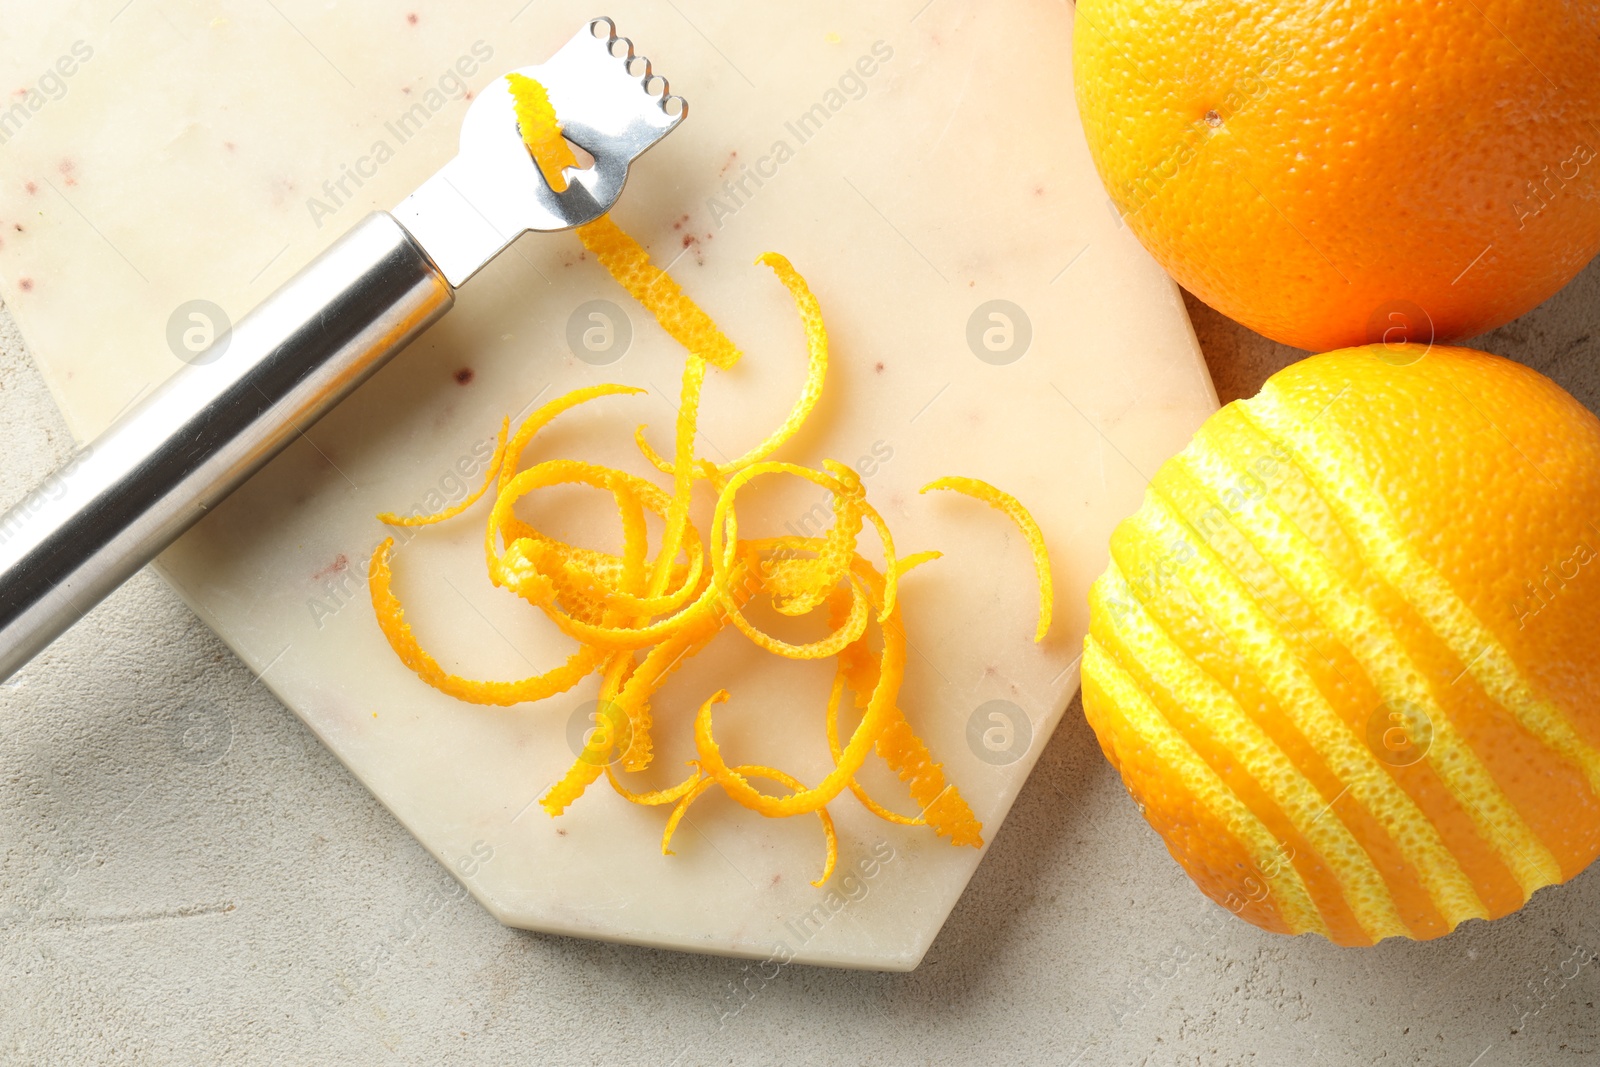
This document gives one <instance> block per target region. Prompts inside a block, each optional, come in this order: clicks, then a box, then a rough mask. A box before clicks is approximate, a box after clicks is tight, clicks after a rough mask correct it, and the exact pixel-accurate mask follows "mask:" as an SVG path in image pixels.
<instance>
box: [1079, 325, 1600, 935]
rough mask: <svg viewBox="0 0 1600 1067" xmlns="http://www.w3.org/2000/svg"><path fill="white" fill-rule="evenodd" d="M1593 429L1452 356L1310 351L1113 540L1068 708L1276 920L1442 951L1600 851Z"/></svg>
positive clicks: (1464, 352) (1160, 815) (1563, 403)
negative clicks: (1443, 943) (1446, 939)
mask: <svg viewBox="0 0 1600 1067" xmlns="http://www.w3.org/2000/svg"><path fill="white" fill-rule="evenodd" d="M1597 518H1600V420H1596V418H1595V417H1594V416H1593V415H1591V414H1590V413H1589V412H1588V411H1586V410H1585V409H1584V408H1583V407H1581V406H1580V405H1579V404H1578V403H1577V401H1575V400H1573V399H1572V397H1570V396H1568V395H1567V394H1566V393H1565V392H1563V391H1562V390H1561V389H1560V388H1559V387H1558V386H1556V385H1555V384H1554V383H1552V382H1551V381H1549V380H1548V379H1547V378H1545V377H1543V376H1542V375H1540V374H1538V373H1536V372H1534V371H1532V370H1529V369H1528V368H1527V367H1524V366H1522V365H1520V364H1517V363H1512V362H1510V361H1508V360H1504V359H1500V358H1498V357H1495V356H1490V355H1486V354H1484V353H1482V352H1474V351H1471V350H1468V349H1461V348H1443V347H1436V348H1432V349H1428V348H1426V347H1424V346H1412V345H1396V346H1389V347H1385V346H1373V347H1370V348H1360V349H1347V350H1344V351H1339V352H1333V353H1330V354H1327V355H1322V356H1314V357H1312V358H1310V359H1307V360H1304V361H1302V362H1300V363H1297V364H1295V365H1293V366H1291V367H1289V368H1287V369H1286V370H1283V371H1280V372H1279V373H1277V374H1276V375H1274V376H1273V377H1272V378H1271V379H1269V380H1268V381H1267V383H1266V385H1265V386H1264V387H1263V388H1262V390H1261V392H1260V393H1259V394H1258V395H1256V396H1255V397H1253V398H1251V399H1249V400H1244V401H1238V402H1235V403H1232V404H1229V405H1228V406H1227V407H1225V408H1223V409H1222V410H1221V411H1220V412H1218V413H1217V414H1216V415H1214V416H1212V417H1211V418H1210V419H1209V420H1207V421H1206V423H1205V424H1204V426H1202V427H1201V429H1200V430H1199V432H1198V433H1196V435H1195V437H1194V439H1193V440H1192V441H1191V442H1190V443H1189V445H1188V446H1187V447H1186V448H1185V449H1184V450H1183V452H1181V453H1180V454H1179V455H1177V456H1176V457H1174V458H1173V459H1172V460H1170V461H1168V462H1167V463H1166V464H1165V465H1164V466H1163V467H1162V468H1161V469H1160V471H1159V472H1158V473H1157V475H1156V477H1155V479H1154V480H1153V481H1152V483H1151V485H1150V488H1149V490H1148V491H1147V493H1146V495H1145V499H1144V503H1143V505H1142V506H1141V507H1140V509H1139V510H1138V511H1137V512H1136V513H1135V514H1134V515H1133V516H1131V517H1130V518H1128V519H1127V520H1125V521H1124V522H1123V523H1122V524H1121V525H1120V526H1118V527H1117V530H1116V532H1115V533H1114V534H1113V536H1112V540H1111V563H1110V565H1109V567H1108V568H1107V570H1106V572H1105V574H1104V575H1102V576H1101V577H1100V578H1099V579H1097V580H1096V582H1095V583H1094V586H1093V588H1092V590H1091V593H1090V631H1089V636H1088V638H1087V640H1086V642H1085V649H1084V659H1083V706H1084V711H1085V713H1086V714H1087V716H1088V719H1089V722H1090V724H1091V725H1092V726H1093V728H1094V731H1095V733H1096V735H1097V736H1098V737H1099V739H1100V744H1101V747H1102V748H1103V749H1104V751H1105V753H1106V755H1107V757H1109V758H1110V760H1111V762H1112V763H1113V764H1114V765H1115V766H1116V767H1117V768H1118V769H1119V770H1120V771H1121V773H1122V777H1123V780H1124V782H1125V784H1126V785H1127V787H1128V790H1129V792H1130V793H1132V794H1133V796H1134V798H1135V799H1136V800H1137V801H1138V803H1139V805H1140V808H1141V810H1142V811H1143V813H1144V815H1145V818H1146V819H1148V820H1149V821H1150V823H1151V824H1152V825H1153V826H1154V827H1155V828H1156V830H1158V831H1159V832H1160V833H1161V835H1162V836H1163V837H1164V838H1165V839H1166V843H1167V847H1168V849H1169V850H1170V851H1171V853H1172V855H1173V857H1174V858H1175V859H1177V861H1178V862H1179V863H1180V864H1181V865H1182V866H1183V868H1184V869H1185V870H1186V871H1188V873H1189V874H1190V876H1191V877H1193V878H1194V880H1195V881H1196V882H1197V883H1198V884H1199V886H1200V888H1201V889H1202V890H1203V891H1204V892H1205V893H1206V895H1208V896H1209V897H1211V898H1212V899H1213V900H1215V901H1217V902H1219V903H1221V904H1223V905H1224V906H1226V907H1228V908H1230V909H1232V910H1233V911H1235V912H1236V913H1238V914H1239V915H1241V916H1243V917H1244V918H1245V919H1247V920H1249V921H1250V922H1252V923H1255V924H1256V925H1258V926H1261V927H1264V928H1266V929H1268V930H1275V931H1280V932H1285V933H1302V932H1307V931H1311V932H1316V933H1319V934H1322V935H1324V936H1326V937H1328V938H1329V939H1331V940H1333V941H1335V942H1337V943H1339V944H1345V945H1360V944H1371V943H1373V942H1375V941H1378V940H1381V939H1382V938H1384V937H1389V936H1403V937H1413V938H1430V937H1437V936H1439V935H1441V934H1444V933H1447V932H1449V931H1450V930H1452V929H1454V928H1455V926H1456V925H1457V924H1458V923H1460V922H1461V921H1463V920H1465V919H1469V918H1484V919H1492V918H1495V917H1498V916H1501V915H1504V914H1506V913H1507V912H1510V911H1513V910H1515V909H1516V908H1519V907H1521V906H1522V904H1523V903H1524V902H1525V901H1526V900H1527V899H1528V896H1529V895H1530V894H1531V893H1533V892H1534V891H1535V890H1537V889H1539V888H1540V887H1541V886H1545V885H1550V884H1553V883H1556V882H1561V881H1565V880H1566V879H1568V878H1571V877H1572V876H1573V875H1575V874H1577V873H1578V872H1579V871H1581V870H1582V869H1583V868H1584V867H1585V866H1587V865H1588V864H1589V863H1590V861H1592V860H1593V859H1594V858H1595V856H1596V854H1597V852H1600V654H1597V653H1600V528H1597V527H1596V525H1595V522H1596V519H1597Z"/></svg>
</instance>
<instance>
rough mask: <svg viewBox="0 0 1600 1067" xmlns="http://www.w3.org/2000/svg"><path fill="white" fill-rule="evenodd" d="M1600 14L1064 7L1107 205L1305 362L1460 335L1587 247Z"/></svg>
mask: <svg viewBox="0 0 1600 1067" xmlns="http://www.w3.org/2000/svg"><path fill="white" fill-rule="evenodd" d="M1597 38H1600V5H1596V4H1590V3H1555V2H1549V0H1545V2H1532V3H1530V2H1526V0H1518V2H1511V0H1450V2H1443V0H1255V2H1252V3H1243V2H1240V0H1191V2H1188V3H1182V4H1179V3H1171V2H1166V3H1149V2H1148V0H1079V3H1078V5H1077V19H1076V22H1075V24H1074V29H1073V63H1074V69H1075V76H1076V84H1077V97H1078V107H1079V111H1080V112H1081V114H1082V117H1083V126H1084V132H1085V133H1086V134H1087V136H1088V141H1089V149H1090V152H1091V153H1092V154H1093V156H1094V160H1095V164H1096V165H1097V166H1098V167H1099V170H1100V175H1101V177H1102V179H1103V180H1104V182H1105V185H1106V188H1107V189H1108V191H1109V192H1110V194H1111V199H1112V201H1113V204H1114V205H1115V207H1116V209H1117V210H1118V211H1119V212H1120V213H1121V214H1122V216H1123V218H1124V219H1125V220H1126V222H1127V224H1128V225H1129V226H1131V227H1132V228H1133V231H1134V233H1135V234H1137V235H1138V237H1139V239H1140V240H1141V241H1143V242H1144V245H1145V247H1146V248H1148V249H1149V250H1150V251H1151V252H1152V253H1153V254H1154V255H1155V257H1156V259H1157V260H1159V261H1160V262H1161V264H1162V265H1163V266H1165V267H1166V268H1167V270H1168V271H1169V272H1170V273H1171V274H1172V275H1173V277H1174V278H1176V279H1177V280H1178V282H1179V283H1180V284H1181V285H1183V286H1184V288H1186V289H1188V290H1189V291H1190V292H1192V293H1194V294H1195V295H1196V296H1197V297H1199V298H1200V299H1201V300H1203V301H1205V302H1206V303H1208V304H1210V305H1211V306H1212V307H1214V308H1216V309H1217V310H1219V311H1221V312H1223V313H1224V314H1226V315H1228V316H1230V317H1232V318H1234V319H1236V320H1238V321H1239V322H1242V323H1244V324H1245V325H1246V326H1249V327H1251V328H1252V329H1254V330H1256V331H1258V332H1260V333H1264V334H1266V335H1267V336H1269V337H1272V338H1274V339H1276V340H1279V341H1282V342H1284V343H1286V344H1290V345H1294V346H1296V347H1299V348H1305V349H1309V350H1312V351H1323V350H1326V349H1331V348H1337V347H1340V346H1343V345H1356V344H1364V343H1369V342H1373V341H1379V340H1386V341H1391V342H1392V341H1397V340H1411V341H1428V340H1431V339H1435V338H1437V339H1439V340H1445V339H1455V338H1464V337H1470V336H1472V335H1474V334H1477V333H1481V332H1483V331H1484V330H1488V329H1492V328H1493V327H1495V326H1498V325H1500V324H1501V323H1504V322H1507V321H1509V320H1510V319H1513V318H1515V317H1516V316H1518V315H1520V314H1522V313H1523V312H1524V311H1527V310H1528V309H1529V308H1532V307H1533V306H1534V305H1536V304H1538V303H1539V302H1541V301H1543V300H1544V299H1545V298H1547V297H1549V296H1550V295H1551V294H1552V293H1554V292H1555V291H1556V290H1558V289H1559V288H1561V286H1563V285H1564V284H1566V282H1567V281H1568V280H1569V279H1571V278H1572V276H1573V275H1574V274H1576V273H1577V272H1578V271H1579V270H1581V269H1582V268H1583V266H1584V264H1586V263H1587V262H1588V261H1589V260H1590V259H1591V258H1592V257H1593V256H1594V255H1595V253H1596V251H1600V154H1597V150H1600V61H1597V60H1596V58H1595V47H1596V41H1597Z"/></svg>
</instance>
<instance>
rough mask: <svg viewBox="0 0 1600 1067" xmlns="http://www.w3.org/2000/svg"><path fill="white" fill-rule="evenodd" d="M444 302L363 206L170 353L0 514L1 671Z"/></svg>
mask: <svg viewBox="0 0 1600 1067" xmlns="http://www.w3.org/2000/svg"><path fill="white" fill-rule="evenodd" d="M454 302H455V293H454V291H453V290H452V289H451V287H450V285H449V283H448V282H446V281H445V279H444V277H443V276H442V275H441V274H440V273H439V271H438V270H437V268H435V267H434V265H433V263H432V262H431V261H430V260H429V258H428V257H427V255H426V254H424V252H423V251H422V249H421V248H420V247H419V246H418V245H417V243H416V242H415V241H414V240H413V239H412V238H411V235H410V234H408V233H407V232H406V230H405V229H404V227H402V226H401V225H400V224H399V223H398V222H396V221H395V220H394V218H393V217H392V216H390V215H389V214H388V213H387V212H383V211H378V212H374V213H373V214H371V215H369V216H367V218H366V219H364V220H363V221H362V222H361V223H360V224H358V225H357V226H356V227H355V228H354V229H352V230H351V231H350V232H349V233H347V234H345V235H344V236H343V237H341V238H340V239H339V240H338V241H337V242H336V243H335V244H334V245H333V247H331V248H329V249H328V250H327V251H326V252H324V253H323V254H322V255H321V256H319V257H317V258H316V259H315V260H313V261H312V262H311V263H310V264H309V265H308V266H307V267H306V268H305V269H304V270H302V271H300V273H299V274H297V275H295V276H294V277H293V278H292V279H290V280H289V281H288V282H287V283H286V284H285V285H284V286H283V288H281V289H279V290H278V291H277V292H276V293H274V294H273V295H272V296H270V297H268V298H267V300H266V301H265V302H264V303H262V304H261V305H260V306H259V307H257V308H256V309H255V310H254V311H252V312H250V314H248V315H247V316H245V317H244V318H243V319H242V320H241V321H240V322H239V323H238V325H236V326H235V327H234V328H233V330H232V333H231V335H225V336H227V347H226V349H225V350H223V351H222V353H221V355H220V356H218V357H217V358H216V359H215V361H214V362H199V363H196V364H192V365H190V366H187V367H184V368H183V369H182V370H180V371H179V372H178V373H177V374H175V375H173V376H172V378H170V379H169V380H168V381H167V382H166V383H165V384H164V385H162V386H161V388H159V389H158V390H157V391H156V392H154V393H152V394H151V395H150V396H149V397H148V398H147V399H145V400H144V401H142V402H141V403H140V404H139V405H138V406H137V407H135V408H133V409H132V410H131V411H129V412H128V413H127V414H126V415H124V416H122V417H121V418H120V419H118V420H117V421H116V423H114V424H113V425H112V426H111V428H110V429H108V430H106V431H105V433H103V434H101V435H100V436H99V437H97V438H95V439H94V441H93V442H91V443H90V444H89V445H88V446H86V447H85V448H83V449H82V450H81V451H80V452H78V454H77V455H75V456H74V457H73V458H72V459H71V460H69V461H68V462H67V463H66V464H65V465H63V466H62V467H61V468H60V469H59V470H57V471H56V472H55V473H54V474H52V475H51V476H50V477H49V478H47V479H45V481H44V483H43V484H42V485H40V487H39V488H38V489H36V490H34V492H33V493H32V494H30V495H29V496H28V497H26V498H25V499H24V500H23V501H22V502H21V503H19V504H18V505H17V506H16V507H14V508H12V509H11V511H9V512H8V513H7V514H6V515H5V516H4V518H0V680H3V679H5V678H7V677H9V676H10V675H12V674H13V673H15V672H16V670H17V669H18V668H19V667H21V666H22V665H23V664H24V663H26V662H27V661H28V660H29V659H31V658H32V657H33V656H34V654H35V653H37V652H38V651H40V650H41V649H43V648H44V647H45V646H46V645H48V644H49V643H50V642H51V641H53V640H55V638H56V637H57V636H59V635H60V634H61V633H62V632H63V631H64V630H66V629H67V628H68V627H69V626H71V625H72V624H73V623H75V622H77V621H78V619H80V618H81V617H82V616H83V615H84V614H85V613H86V612H87V611H88V610H89V609H90V608H92V607H94V605H95V604H97V603H99V602H100V600H101V599H103V598H104V597H105V596H106V595H107V594H108V593H110V592H111V591H112V590H113V589H115V588H117V586H119V585H121V584H122V583H123V582H124V581H126V580H127V579H128V578H129V577H131V576H132V575H133V573H134V572H135V571H137V570H138V569H139V568H140V567H142V566H144V565H145V564H146V563H148V562H149V561H150V560H151V559H152V558H153V557H154V556H155V555H156V554H157V553H159V552H160V551H161V550H162V549H164V548H166V547H167V546H168V545H170V544H171V543H172V542H173V541H174V540H176V539H177V537H178V535H179V534H181V533H183V532H184V531H185V530H187V529H188V528H189V527H190V526H192V525H194V523H195V522H197V521H198V520H199V519H200V518H201V517H202V516H203V515H205V513H206V511H207V509H209V508H211V507H213V506H214V505H216V504H217V503H218V502H219V501H221V500H222V499H223V498H224V497H225V496H227V495H228V494H229V493H230V492H232V491H233V490H234V489H235V488H237V487H238V485H239V484H240V483H241V482H243V481H244V480H245V479H246V478H248V477H249V476H250V475H251V474H252V473H254V472H255V471H256V470H258V469H259V468H260V467H261V466H262V465H263V464H265V463H266V462H267V460H269V459H271V458H272V457H273V456H275V455H277V454H278V452H280V451H282V450H283V448H284V447H285V446H286V445H288V444H289V443H291V442H292V441H293V440H294V439H295V438H296V437H297V436H299V435H300V434H301V433H302V432H303V431H304V430H305V429H306V428H307V427H309V426H310V425H311V424H312V423H313V422H315V421H316V420H317V419H318V418H319V417H321V416H322V415H323V414H324V413H325V412H326V411H328V409H329V408H331V407H333V405H334V404H336V403H338V402H339V400H340V399H341V398H343V397H344V396H345V394H347V393H349V392H350V391H351V390H352V389H354V388H355V387H356V386H357V385H358V384H360V383H361V381H362V380H364V379H365V378H366V377H367V376H368V375H370V374H371V373H372V372H373V371H375V370H377V369H378V368H379V367H380V366H382V365H383V364H384V363H385V362H386V361H387V360H388V359H389V357H390V356H392V355H394V354H395V353H396V352H398V351H400V349H402V348H404V347H405V346H406V345H407V344H408V343H409V342H410V341H411V340H412V339H413V338H414V337H416V336H417V335H418V334H419V333H421V332H422V331H423V330H424V329H425V328H426V327H427V326H428V325H429V324H430V323H432V322H433V321H434V320H435V319H437V318H438V317H439V316H440V315H442V314H444V313H445V312H446V311H448V310H449V308H450V306H451V305H452V304H453V303H454ZM220 344H221V339H220V338H219V339H218V341H217V343H216V345H217V346H220ZM214 347H216V346H214Z"/></svg>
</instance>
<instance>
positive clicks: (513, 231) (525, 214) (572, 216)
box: [394, 17, 689, 286]
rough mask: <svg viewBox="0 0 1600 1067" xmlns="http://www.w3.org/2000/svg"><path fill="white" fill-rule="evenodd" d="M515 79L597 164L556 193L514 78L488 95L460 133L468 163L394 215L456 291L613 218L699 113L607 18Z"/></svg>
mask: <svg viewBox="0 0 1600 1067" xmlns="http://www.w3.org/2000/svg"><path fill="white" fill-rule="evenodd" d="M516 73H519V74H524V75H526V76H527V77H529V78H532V79H534V80H536V81H538V82H539V83H540V84H542V85H543V86H544V88H545V91H546V93H548V94H549V97H550V103H551V104H552V105H553V106H554V108H555V112H556V116H557V117H558V118H559V119H560V121H561V126H562V132H563V133H564V134H565V135H566V138H567V140H569V141H571V142H572V143H573V144H576V145H578V146H579V147H580V148H582V149H583V150H584V151H585V152H587V153H589V155H590V156H592V157H593V159H594V164H593V165H592V166H590V167H586V168H583V169H577V168H568V169H567V171H566V177H567V188H566V189H565V190H564V191H562V192H560V193H558V192H556V191H555V190H553V189H551V188H550V186H549V184H548V183H547V182H546V181H545V180H544V176H543V175H542V174H541V173H540V172H539V168H538V166H537V165H536V164H535V163H534V161H533V157H532V156H531V155H530V154H529V153H528V149H527V147H526V145H524V144H523V141H522V136H521V133H520V132H519V131H518V129H517V119H516V110H515V107H514V106H513V103H512V98H511V90H510V87H509V85H508V84H507V82H506V79H505V78H497V79H496V80H495V81H494V82H493V83H491V84H490V85H488V86H487V87H485V88H484V89H483V91H482V92H480V93H479V94H478V97H477V99H476V100H474V101H473V102H472V106H471V107H470V108H469V109H468V110H467V115H466V118H465V120H464V121H463V122H462V125H461V150H460V152H459V153H458V154H457V155H456V157H455V158H454V159H452V160H451V161H450V162H449V163H447V164H445V165H444V167H443V168H442V169H440V171H439V172H438V173H437V174H435V175H434V176H433V177H432V178H429V179H428V180H427V181H426V182H424V183H423V184H422V186H421V187H420V188H418V189H417V191H416V192H414V193H412V194H411V195H410V196H408V197H407V198H406V199H405V200H404V201H403V202H401V204H400V205H399V206H398V207H397V208H395V210H394V216H395V218H397V219H399V220H400V222H401V224H402V225H404V226H405V227H406V229H407V230H409V231H410V233H411V235H412V236H413V237H415V238H416V239H417V241H418V243H419V244H421V245H422V247H423V249H424V250H425V251H427V253H428V255H429V256H431V257H432V259H433V261H434V263H435V264H437V265H438V267H439V269H440V270H441V271H442V272H443V273H444V275H445V277H446V278H447V279H448V280H449V282H450V284H451V285H454V286H459V285H460V284H461V283H462V282H464V281H466V280H467V279H468V278H470V277H471V276H472V275H473V274H475V273H477V272H478V270H479V269H480V268H482V267H483V265H484V264H486V263H488V262H489V261H490V260H491V259H493V258H494V257H495V256H496V255H498V254H499V253H500V252H501V251H503V250H504V249H505V248H506V246H507V245H509V244H510V243H511V242H512V241H514V240H516V238H517V237H519V236H520V235H521V234H523V233H525V232H526V231H528V230H539V231H547V232H548V231H554V230H567V229H571V228H572V227H574V226H581V225H583V224H584V223H586V222H592V221H594V220H595V219H597V218H599V217H600V216H601V215H604V214H605V213H606V212H607V211H609V210H611V206H612V205H613V204H615V203H616V201H617V197H618V196H620V195H621V193H622V187H623V185H624V184H625V183H626V182H627V179H628V167H629V165H630V164H632V163H633V161H634V160H635V159H637V158H638V157H639V156H640V155H641V154H643V153H644V152H645V151H646V150H647V149H649V148H650V147H651V146H652V145H654V144H655V143H656V142H657V141H659V140H661V138H663V137H665V136H666V135H667V134H668V133H671V132H672V130H673V129H675V128H676V127H677V125H678V123H680V122H682V121H683V119H684V116H685V115H687V114H688V112H689V106H688V102H687V101H685V100H684V99H683V98H682V97H681V96H674V95H671V94H670V93H669V92H668V85H667V79H666V78H664V77H662V76H661V75H659V74H657V73H655V72H654V71H653V70H652V69H651V66H650V61H649V60H648V59H646V58H645V57H644V56H640V55H635V54H634V51H633V42H632V41H630V40H628V38H626V37H621V36H618V34H617V28H616V25H615V24H614V23H613V22H612V21H611V20H610V19H609V18H604V17H601V18H596V19H592V20H590V21H589V22H588V23H587V24H586V25H585V26H584V27H583V28H582V29H581V30H579V31H578V32H577V33H576V34H575V35H574V36H573V37H572V39H571V40H569V41H568V42H567V43H566V44H565V45H563V46H562V47H561V49H560V51H558V52H556V54H555V55H553V56H551V57H550V58H549V59H548V60H546V61H545V62H543V63H540V64H537V65H535V66H531V67H522V68H520V69H519V70H518V71H517V72H516Z"/></svg>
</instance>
